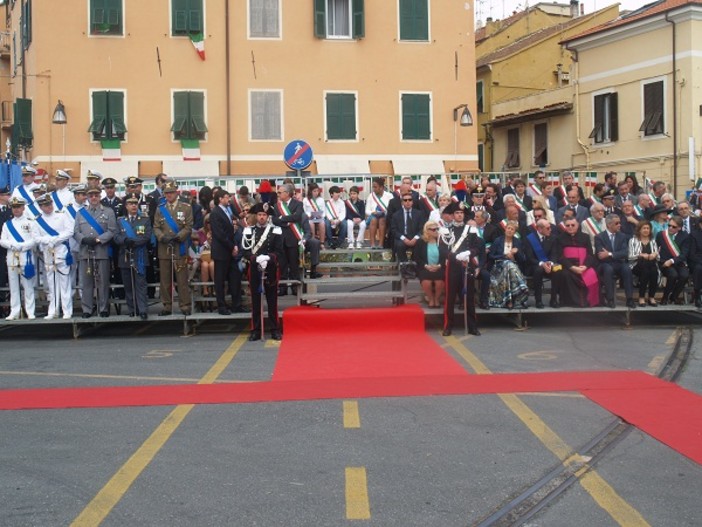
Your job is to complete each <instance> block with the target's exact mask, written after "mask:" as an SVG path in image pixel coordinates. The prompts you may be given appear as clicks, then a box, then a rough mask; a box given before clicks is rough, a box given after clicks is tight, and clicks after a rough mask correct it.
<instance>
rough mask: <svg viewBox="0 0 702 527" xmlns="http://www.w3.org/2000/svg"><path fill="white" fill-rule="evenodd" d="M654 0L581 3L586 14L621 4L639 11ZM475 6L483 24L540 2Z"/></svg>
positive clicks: (480, 0)
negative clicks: (489, 18) (490, 17)
mask: <svg viewBox="0 0 702 527" xmlns="http://www.w3.org/2000/svg"><path fill="white" fill-rule="evenodd" d="M653 1H654V0H620V1H619V2H617V1H616V0H580V3H581V4H583V5H584V7H585V13H586V14H587V13H592V12H593V11H597V10H598V9H602V8H604V7H607V6H608V5H612V4H616V3H619V4H620V6H619V10H620V11H622V10H623V9H628V10H633V9H638V8H640V7H642V6H644V5H646V4H650V3H651V2H653ZM473 3H474V5H475V13H476V19H477V18H480V20H482V21H483V22H484V21H485V19H486V18H487V17H489V16H492V18H493V19H494V20H502V19H505V18H507V17H508V16H510V15H511V14H512V12H514V11H524V9H526V7H527V6H534V5H536V4H538V3H539V1H538V0H528V1H527V0H473ZM556 3H559V4H569V3H570V0H559V1H558V2H556Z"/></svg>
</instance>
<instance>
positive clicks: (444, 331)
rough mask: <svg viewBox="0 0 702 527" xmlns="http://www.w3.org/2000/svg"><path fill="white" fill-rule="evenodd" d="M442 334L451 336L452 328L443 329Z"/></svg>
mask: <svg viewBox="0 0 702 527" xmlns="http://www.w3.org/2000/svg"><path fill="white" fill-rule="evenodd" d="M441 334H442V335H443V336H444V337H449V336H451V328H446V329H445V330H443V331H442V332H441Z"/></svg>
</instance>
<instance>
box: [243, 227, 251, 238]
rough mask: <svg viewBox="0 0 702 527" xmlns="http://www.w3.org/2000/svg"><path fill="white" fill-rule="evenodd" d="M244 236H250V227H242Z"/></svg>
mask: <svg viewBox="0 0 702 527" xmlns="http://www.w3.org/2000/svg"><path fill="white" fill-rule="evenodd" d="M243 234H244V236H251V227H244V233H243Z"/></svg>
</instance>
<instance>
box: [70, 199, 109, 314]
mask: <svg viewBox="0 0 702 527" xmlns="http://www.w3.org/2000/svg"><path fill="white" fill-rule="evenodd" d="M99 192H100V189H99V188H91V189H88V192H87V194H88V196H90V195H91V194H95V193H99ZM88 200H90V197H88ZM116 233H117V220H116V218H115V213H114V212H112V209H111V208H109V207H105V206H104V205H103V204H102V203H98V204H97V205H95V206H92V205H91V204H90V203H86V205H85V206H84V207H83V208H81V209H80V210H79V211H78V212H77V214H76V221H75V226H74V229H73V235H74V237H75V239H76V242H77V243H78V245H79V246H80V249H79V253H78V265H79V274H80V283H81V287H82V290H83V294H82V295H81V307H82V308H83V318H90V317H91V316H92V313H93V308H94V307H95V298H94V296H93V294H94V293H96V294H97V300H98V305H97V309H98V312H99V313H100V316H101V317H103V318H104V317H107V316H109V314H110V305H109V294H110V245H111V244H110V242H111V241H112V238H113V237H114V235H115V234H116Z"/></svg>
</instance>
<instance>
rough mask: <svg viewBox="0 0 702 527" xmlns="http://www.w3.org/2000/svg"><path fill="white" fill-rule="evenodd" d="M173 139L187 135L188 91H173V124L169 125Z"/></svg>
mask: <svg viewBox="0 0 702 527" xmlns="http://www.w3.org/2000/svg"><path fill="white" fill-rule="evenodd" d="M171 132H173V138H174V139H183V138H187V137H189V134H188V92H186V91H177V92H175V93H173V126H171Z"/></svg>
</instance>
